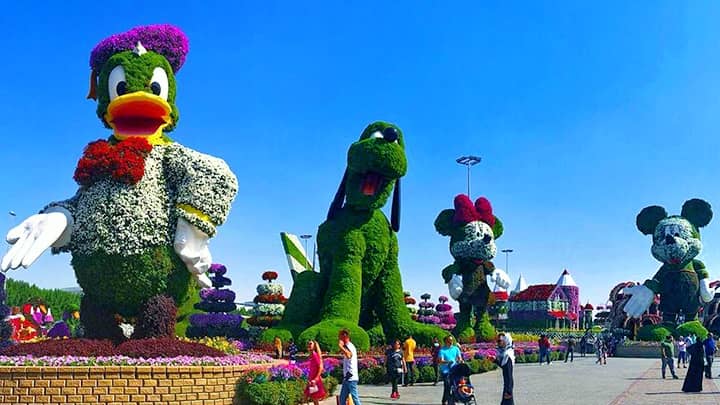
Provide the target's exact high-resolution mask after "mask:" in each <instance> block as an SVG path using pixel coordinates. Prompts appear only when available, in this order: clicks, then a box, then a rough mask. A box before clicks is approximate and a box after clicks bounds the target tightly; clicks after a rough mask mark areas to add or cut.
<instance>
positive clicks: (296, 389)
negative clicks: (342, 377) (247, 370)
mask: <svg viewBox="0 0 720 405" xmlns="http://www.w3.org/2000/svg"><path fill="white" fill-rule="evenodd" d="M323 384H324V385H325V391H326V392H327V393H328V395H330V396H331V395H333V394H334V392H335V389H336V388H337V386H338V380H337V379H335V378H334V377H326V378H323ZM306 385H307V382H306V381H305V380H289V381H270V382H264V383H248V382H247V380H245V379H243V378H241V379H240V382H239V383H238V385H237V388H236V393H237V397H236V400H237V401H239V403H241V404H243V405H246V404H247V405H297V404H303V403H305V402H306V401H305V386H306Z"/></svg>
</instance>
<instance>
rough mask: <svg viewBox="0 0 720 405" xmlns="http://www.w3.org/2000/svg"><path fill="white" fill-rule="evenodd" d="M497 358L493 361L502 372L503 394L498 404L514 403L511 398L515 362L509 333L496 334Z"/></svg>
mask: <svg viewBox="0 0 720 405" xmlns="http://www.w3.org/2000/svg"><path fill="white" fill-rule="evenodd" d="M497 344H498V347H497V358H496V359H495V362H496V363H497V364H498V366H500V368H501V369H502V373H503V396H502V400H501V402H500V405H514V404H515V400H514V399H513V385H514V382H513V363H515V348H514V347H513V343H512V337H511V336H510V334H509V333H507V332H506V333H500V334H498V339H497Z"/></svg>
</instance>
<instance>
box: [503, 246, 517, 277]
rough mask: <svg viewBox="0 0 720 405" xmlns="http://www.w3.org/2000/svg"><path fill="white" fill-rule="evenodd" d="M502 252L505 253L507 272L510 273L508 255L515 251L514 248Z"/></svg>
mask: <svg viewBox="0 0 720 405" xmlns="http://www.w3.org/2000/svg"><path fill="white" fill-rule="evenodd" d="M501 252H503V253H505V272H506V273H508V274H510V268H509V266H508V256H510V253H512V252H514V250H513V249H503V250H501Z"/></svg>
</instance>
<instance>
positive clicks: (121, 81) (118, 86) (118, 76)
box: [108, 65, 127, 101]
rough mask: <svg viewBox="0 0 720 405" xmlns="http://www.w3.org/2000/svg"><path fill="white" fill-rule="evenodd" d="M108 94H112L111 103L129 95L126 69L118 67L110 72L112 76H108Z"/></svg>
mask: <svg viewBox="0 0 720 405" xmlns="http://www.w3.org/2000/svg"><path fill="white" fill-rule="evenodd" d="M108 92H109V93H110V101H112V100H115V99H116V98H117V97H118V96H122V95H123V94H125V93H127V83H126V82H125V68H123V67H122V65H117V66H115V67H114V68H113V70H111V71H110V75H109V76H108Z"/></svg>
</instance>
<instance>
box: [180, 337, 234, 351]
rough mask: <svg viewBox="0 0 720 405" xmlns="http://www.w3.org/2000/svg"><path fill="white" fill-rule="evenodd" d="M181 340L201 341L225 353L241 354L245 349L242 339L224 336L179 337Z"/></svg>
mask: <svg viewBox="0 0 720 405" xmlns="http://www.w3.org/2000/svg"><path fill="white" fill-rule="evenodd" d="M179 340H182V341H183V342H190V343H200V344H203V345H205V346H208V347H211V348H213V349H215V350H219V351H221V352H223V353H225V354H239V353H240V352H241V351H243V350H245V349H243V348H242V347H243V346H242V343H241V342H240V341H230V340H228V339H227V338H225V337H223V336H216V337H203V338H200V339H190V338H179ZM238 343H239V344H238Z"/></svg>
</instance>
